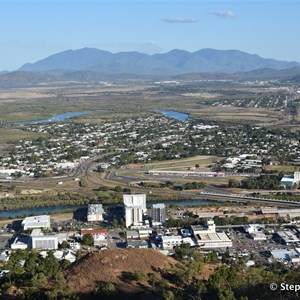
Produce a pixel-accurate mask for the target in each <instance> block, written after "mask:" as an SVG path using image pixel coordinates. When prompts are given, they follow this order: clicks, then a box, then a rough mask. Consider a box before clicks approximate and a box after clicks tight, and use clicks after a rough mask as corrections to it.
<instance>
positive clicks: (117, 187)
mask: <svg viewBox="0 0 300 300" xmlns="http://www.w3.org/2000/svg"><path fill="white" fill-rule="evenodd" d="M114 191H115V192H117V193H120V192H122V191H123V189H122V187H121V186H119V185H117V186H116V187H115V188H114Z"/></svg>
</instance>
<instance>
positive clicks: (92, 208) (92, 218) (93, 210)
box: [87, 204, 104, 222]
mask: <svg viewBox="0 0 300 300" xmlns="http://www.w3.org/2000/svg"><path fill="white" fill-rule="evenodd" d="M103 212H104V211H103V207H102V204H89V206H88V213H87V220H88V222H96V221H103Z"/></svg>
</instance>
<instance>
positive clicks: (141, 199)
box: [123, 194, 147, 214]
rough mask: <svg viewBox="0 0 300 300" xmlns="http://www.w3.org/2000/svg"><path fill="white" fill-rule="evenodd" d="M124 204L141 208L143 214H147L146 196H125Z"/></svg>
mask: <svg viewBox="0 0 300 300" xmlns="http://www.w3.org/2000/svg"><path fill="white" fill-rule="evenodd" d="M123 203H124V205H125V206H130V207H132V206H141V207H142V210H143V213H144V214H146V213H147V207H146V195H145V194H137V195H123Z"/></svg>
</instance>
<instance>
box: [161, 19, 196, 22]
mask: <svg viewBox="0 0 300 300" xmlns="http://www.w3.org/2000/svg"><path fill="white" fill-rule="evenodd" d="M163 21H164V22H166V23H197V22H199V20H198V19H196V18H166V19H163Z"/></svg>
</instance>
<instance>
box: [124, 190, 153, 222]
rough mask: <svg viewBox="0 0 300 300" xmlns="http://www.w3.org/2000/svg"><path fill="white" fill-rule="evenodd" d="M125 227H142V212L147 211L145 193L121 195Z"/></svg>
mask: <svg viewBox="0 0 300 300" xmlns="http://www.w3.org/2000/svg"><path fill="white" fill-rule="evenodd" d="M123 202H124V205H125V223H126V227H142V226H143V214H146V213H147V207H146V195H145V194H138V195H123Z"/></svg>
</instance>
